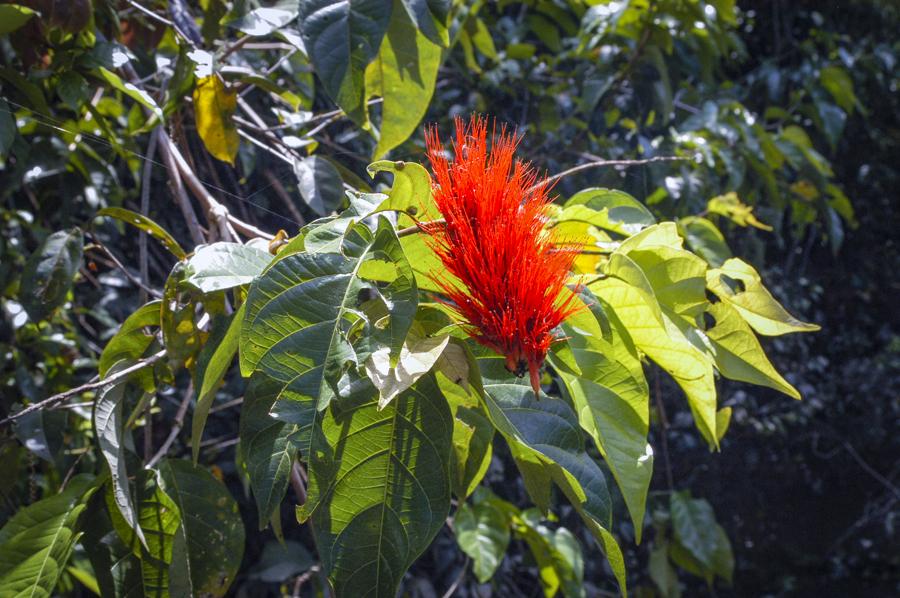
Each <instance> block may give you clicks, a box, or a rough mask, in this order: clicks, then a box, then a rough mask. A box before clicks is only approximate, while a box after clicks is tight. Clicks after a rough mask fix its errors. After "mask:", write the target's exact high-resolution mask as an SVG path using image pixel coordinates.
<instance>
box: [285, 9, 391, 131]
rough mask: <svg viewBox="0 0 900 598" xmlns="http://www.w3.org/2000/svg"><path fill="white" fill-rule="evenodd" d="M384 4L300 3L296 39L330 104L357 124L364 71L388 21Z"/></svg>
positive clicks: (363, 120) (361, 117) (361, 114)
mask: <svg viewBox="0 0 900 598" xmlns="http://www.w3.org/2000/svg"><path fill="white" fill-rule="evenodd" d="M392 6H393V5H392V3H390V2H385V1H384V0H305V1H304V2H302V3H301V4H300V18H299V23H300V35H301V36H302V38H303V43H304V45H305V46H306V50H307V53H308V55H309V58H310V60H311V61H312V63H313V66H314V67H315V69H316V74H317V75H318V76H319V78H320V79H321V80H322V84H323V85H324V86H325V91H326V92H327V93H328V95H329V96H331V99H333V100H334V101H335V103H336V104H337V105H338V106H340V107H341V108H342V109H343V110H344V112H346V113H347V114H348V115H349V116H350V118H352V119H353V120H354V121H355V122H357V123H358V124H360V125H365V124H366V122H367V117H366V110H365V106H364V103H365V101H364V97H365V89H364V87H365V84H364V73H365V69H366V66H367V65H368V64H369V63H370V62H371V61H372V59H373V58H375V56H376V54H378V49H379V47H380V46H381V41H382V38H383V37H384V34H385V32H386V31H387V28H388V23H389V22H390V19H391V11H392Z"/></svg>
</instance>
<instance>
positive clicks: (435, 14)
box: [388, 0, 450, 47]
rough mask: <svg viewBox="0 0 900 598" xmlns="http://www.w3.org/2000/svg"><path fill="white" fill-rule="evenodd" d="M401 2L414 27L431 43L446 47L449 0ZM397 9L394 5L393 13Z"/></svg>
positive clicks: (404, 0) (447, 40) (411, 0)
mask: <svg viewBox="0 0 900 598" xmlns="http://www.w3.org/2000/svg"><path fill="white" fill-rule="evenodd" d="M402 2H403V7H404V8H405V9H406V12H407V13H408V14H409V18H410V19H412V21H413V22H414V23H415V27H416V29H418V30H419V31H420V32H421V33H422V34H424V35H425V37H427V38H428V39H429V40H431V41H432V42H433V43H435V44H437V45H438V46H441V47H446V46H447V44H448V43H449V37H448V32H447V17H448V15H449V13H450V0H402ZM397 11H398V8H397V6H396V5H395V6H394V14H396V12H397ZM388 35H390V29H388Z"/></svg>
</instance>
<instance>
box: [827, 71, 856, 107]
mask: <svg viewBox="0 0 900 598" xmlns="http://www.w3.org/2000/svg"><path fill="white" fill-rule="evenodd" d="M819 80H820V81H821V82H822V87H824V88H825V89H827V90H828V93H830V94H831V96H832V97H833V98H834V100H835V101H836V102H837V103H838V105H839V106H840V107H841V108H843V109H844V111H845V112H847V114H852V113H853V108H854V107H855V106H856V104H857V103H858V100H857V99H856V94H854V93H853V79H851V78H850V75H849V74H847V71H845V70H844V69H842V68H841V67H839V66H826V67H825V68H823V69H822V70H821V71H820V72H819Z"/></svg>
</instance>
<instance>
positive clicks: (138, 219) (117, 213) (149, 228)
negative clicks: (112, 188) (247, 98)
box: [97, 207, 187, 260]
mask: <svg viewBox="0 0 900 598" xmlns="http://www.w3.org/2000/svg"><path fill="white" fill-rule="evenodd" d="M97 216H109V217H111V218H115V219H116V220H121V221H122V222H124V223H125V224H130V225H132V226H136V227H137V228H139V229H141V230H142V231H144V232H145V233H147V234H148V235H150V236H151V237H153V238H154V239H156V240H157V241H159V242H160V243H162V245H163V247H165V248H166V249H168V250H169V252H170V253H171V254H172V255H174V256H175V257H177V258H178V259H180V260H183V259H184V258H185V256H186V255H187V254H186V253H185V252H184V249H182V248H181V246H180V245H179V244H178V241H176V240H175V237H173V236H172V235H170V234H169V232H168V231H167V230H166V229H164V228H163V227H161V226H160V225H158V224H157V223H155V222H154V221H153V220H151V219H150V218H147V217H146V216H144V215H143V214H138V213H137V212H132V211H131V210H126V209H125V208H116V207H112V208H103V209H102V210H100V211H99V212H97Z"/></svg>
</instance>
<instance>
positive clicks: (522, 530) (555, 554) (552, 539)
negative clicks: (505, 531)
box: [513, 509, 586, 598]
mask: <svg viewBox="0 0 900 598" xmlns="http://www.w3.org/2000/svg"><path fill="white" fill-rule="evenodd" d="M513 527H514V529H515V531H516V535H517V536H519V537H521V538H522V539H524V540H525V542H526V543H527V544H528V548H529V550H531V554H532V555H533V556H534V560H535V561H536V562H537V566H538V574H539V576H540V580H541V586H542V587H543V589H544V596H546V597H547V598H552V597H553V596H556V595H557V594H558V592H559V591H560V590H561V591H562V593H563V595H564V596H566V597H567V598H584V596H586V594H585V588H584V585H583V578H584V558H583V556H582V553H581V545H580V544H579V543H578V540H577V539H575V537H574V536H573V535H572V533H571V532H570V531H569V530H567V529H566V528H564V527H560V528H558V529H556V530H555V531H554V530H551V529H550V528H548V527H547V526H546V525H544V524H543V523H542V522H541V516H540V513H539V512H538V511H537V509H528V510H525V511H523V512H522V513H521V514H520V515H518V516H516V517H514V518H513Z"/></svg>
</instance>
